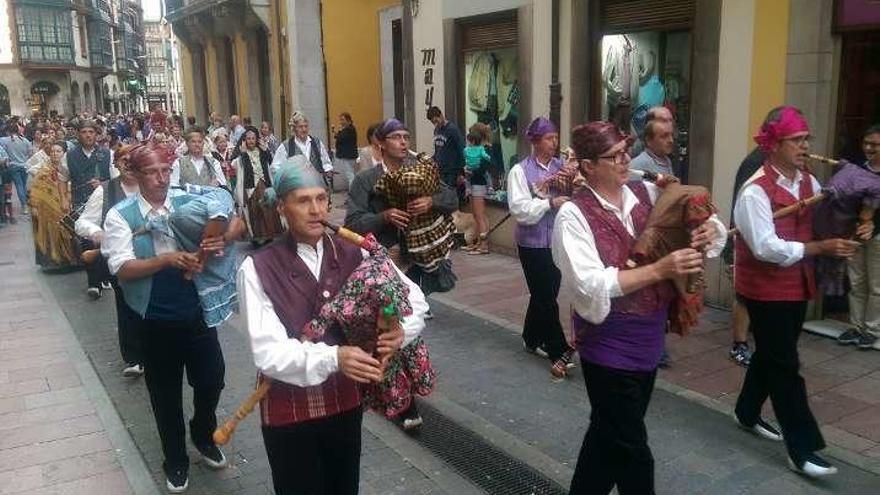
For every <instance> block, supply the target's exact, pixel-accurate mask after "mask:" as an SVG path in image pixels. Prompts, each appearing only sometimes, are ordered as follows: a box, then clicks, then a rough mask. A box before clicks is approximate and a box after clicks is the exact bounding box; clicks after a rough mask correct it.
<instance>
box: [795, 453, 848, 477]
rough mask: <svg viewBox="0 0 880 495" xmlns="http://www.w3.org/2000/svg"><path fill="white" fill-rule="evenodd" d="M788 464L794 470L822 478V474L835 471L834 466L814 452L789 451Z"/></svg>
mask: <svg viewBox="0 0 880 495" xmlns="http://www.w3.org/2000/svg"><path fill="white" fill-rule="evenodd" d="M788 465H789V467H791V469H792V470H793V471H794V472H796V473H800V474H803V475H805V476H809V477H810V478H822V477H823V476H831V475H832V474H836V473H837V468H836V467H834V466H832V465H831V463H830V462H828V461H826V460H825V459H823V458H821V457H819V455H818V454H816V453H815V452H810V453H809V454H804V455H797V454H794V453H789V455H788Z"/></svg>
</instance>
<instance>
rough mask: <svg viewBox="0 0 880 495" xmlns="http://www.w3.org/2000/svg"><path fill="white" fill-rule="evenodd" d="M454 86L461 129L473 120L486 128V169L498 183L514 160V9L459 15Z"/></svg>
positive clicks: (516, 119)
mask: <svg viewBox="0 0 880 495" xmlns="http://www.w3.org/2000/svg"><path fill="white" fill-rule="evenodd" d="M458 36H459V38H458V43H459V48H460V55H459V60H460V65H459V67H462V68H463V70H460V72H459V76H458V77H459V78H461V79H460V80H461V82H460V85H459V88H460V91H462V94H461V96H460V97H459V98H458V101H460V102H462V107H463V108H462V107H460V111H461V112H462V113H461V114H460V115H461V117H460V118H459V123H460V124H463V125H464V127H463V128H462V132H463V133H464V134H465V135H466V134H467V133H468V130H469V129H470V128H471V127H472V126H473V125H474V124H477V123H482V124H486V125H487V126H488V129H489V131H490V135H491V140H492V145H491V149H490V151H489V155H490V156H491V157H492V167H491V170H490V173H491V175H492V178H493V183H494V184H495V185H496V186H503V184H504V178H505V176H506V175H507V172H508V171H509V170H510V168H511V167H512V166H513V165H514V164H516V163H517V162H518V161H519V156H518V155H517V141H518V139H517V138H518V137H519V133H520V126H521V122H519V102H520V87H519V83H520V82H519V69H520V67H519V59H518V53H519V52H518V48H517V46H518V43H519V40H518V30H517V17H516V12H515V11H509V12H503V13H499V14H493V15H491V16H481V17H477V18H472V19H466V20H462V21H461V22H460V24H459V31H458Z"/></svg>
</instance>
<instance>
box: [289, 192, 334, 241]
mask: <svg viewBox="0 0 880 495" xmlns="http://www.w3.org/2000/svg"><path fill="white" fill-rule="evenodd" d="M328 205H329V202H328V197H327V190H326V189H324V188H323V187H304V188H301V189H294V190H293V191H290V192H288V193H287V194H285V195H284V198H283V199H282V200H281V202H280V203H278V213H279V214H280V215H281V216H283V217H284V219H285V220H287V225H288V226H289V229H290V232H291V234H293V236H294V238H295V239H298V240H316V239H320V238H321V235H323V233H324V225H323V224H322V223H321V221H322V220H324V219H326V217H327V210H328Z"/></svg>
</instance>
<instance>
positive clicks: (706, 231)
mask: <svg viewBox="0 0 880 495" xmlns="http://www.w3.org/2000/svg"><path fill="white" fill-rule="evenodd" d="M717 237H718V228H717V227H716V226H715V222H713V221H711V220H706V221H705V222H703V225H700V226H699V227H697V228H695V229H694V230H693V231H692V232H691V247H692V248H694V249H696V250H697V251H702V250H703V249H704V248H705V247H706V246H708V245H709V244H712V242H714V241H715V239H716V238H717Z"/></svg>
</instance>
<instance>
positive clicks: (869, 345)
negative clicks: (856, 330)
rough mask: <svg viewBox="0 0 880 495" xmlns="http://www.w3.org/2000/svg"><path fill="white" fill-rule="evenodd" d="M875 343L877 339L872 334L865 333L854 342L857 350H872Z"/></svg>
mask: <svg viewBox="0 0 880 495" xmlns="http://www.w3.org/2000/svg"><path fill="white" fill-rule="evenodd" d="M875 342H877V337H874V335H873V334H870V333H868V332H865V333H863V334H861V335H859V341H858V342H856V347H858V348H859V349H873V348H874V343H875Z"/></svg>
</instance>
